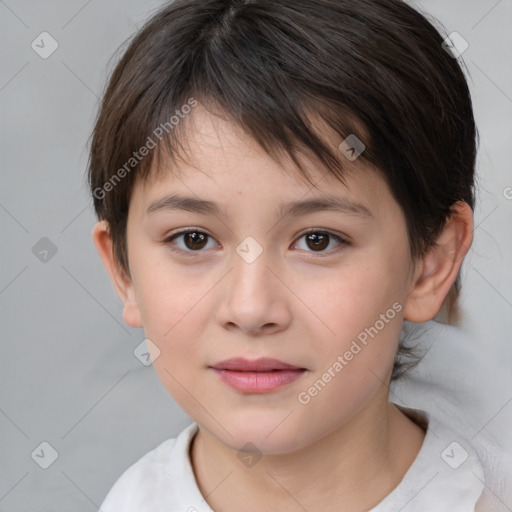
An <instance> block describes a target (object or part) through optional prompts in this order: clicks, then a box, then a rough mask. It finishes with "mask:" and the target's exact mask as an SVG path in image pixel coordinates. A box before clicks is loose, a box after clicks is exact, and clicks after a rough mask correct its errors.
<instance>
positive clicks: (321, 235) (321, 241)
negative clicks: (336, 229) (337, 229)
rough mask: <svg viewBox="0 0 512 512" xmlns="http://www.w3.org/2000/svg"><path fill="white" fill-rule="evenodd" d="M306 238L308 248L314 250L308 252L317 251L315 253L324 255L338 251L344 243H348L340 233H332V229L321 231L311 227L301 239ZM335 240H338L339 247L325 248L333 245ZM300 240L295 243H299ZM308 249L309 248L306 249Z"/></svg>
mask: <svg viewBox="0 0 512 512" xmlns="http://www.w3.org/2000/svg"><path fill="white" fill-rule="evenodd" d="M301 239H305V245H306V247H307V248H309V249H312V251H308V252H315V253H321V254H320V255H321V256H323V255H324V254H323V253H326V252H327V253H332V252H337V251H339V250H340V249H342V248H343V246H344V245H347V244H348V242H347V241H346V240H345V239H344V238H342V237H341V236H339V235H336V234H335V233H332V232H330V231H321V230H319V229H316V228H315V229H310V230H309V231H308V232H307V233H303V234H302V235H301V237H300V238H299V240H301ZM333 240H336V241H337V242H338V247H337V248H335V249H331V250H329V251H326V250H325V249H326V248H327V247H329V245H331V242H332V241H333ZM297 244H298V242H297V243H296V244H294V245H297ZM305 250H307V249H305Z"/></svg>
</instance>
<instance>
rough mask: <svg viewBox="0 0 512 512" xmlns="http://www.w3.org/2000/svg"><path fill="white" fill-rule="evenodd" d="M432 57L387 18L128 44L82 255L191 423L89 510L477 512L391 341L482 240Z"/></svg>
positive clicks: (458, 452)
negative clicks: (94, 261)
mask: <svg viewBox="0 0 512 512" xmlns="http://www.w3.org/2000/svg"><path fill="white" fill-rule="evenodd" d="M443 40H444V37H443V36H441V35H440V34H439V33H438V32H437V30H436V29H435V28H434V27H433V26H432V25H431V23H430V22H429V21H427V19H426V18H425V17H424V16H422V15H421V14H420V13H418V12H417V11H416V10H414V9H412V8H411V7H409V6H408V5H407V4H405V3H403V2H402V1H400V0H359V1H357V2H353V1H349V0H336V1H334V0H308V1H303V2H297V1H296V0H252V1H251V0H177V1H175V2H172V3H170V4H168V5H166V6H164V7H163V8H162V9H161V10H160V11H159V12H158V13H157V14H156V15H155V16H154V17H153V18H152V19H151V20H150V21H149V22H147V23H146V24H145V26H144V27H143V28H142V30H141V31H140V32H139V33H138V34H137V35H136V37H135V38H134V39H133V41H132V42H131V44H130V46H129V47H128V49H127V50H126V52H125V53H124V55H123V57H122V59H121V60H120V62H119V63H118V65H117V67H116V69H115V70H114V72H113V74H112V77H111V79H110V81H109V84H108V87H107V89H106V92H105V95H104V98H103V102H102V105H101V111H100V113H99V116H98V119H97V121H96V126H95V129H94V133H93V139H92V146H91V152H90V162H89V182H90V187H91V193H92V196H93V198H94V207H95V210H96V213H97V215H98V218H99V222H98V224H97V225H96V226H95V228H94V230H93V239H94V242H95V244H96V247H97V249H98V251H99V254H100V256H101V258H102V260H103V263H104V264H105V267H106V268H107V270H108V272H109V274H110V276H111V278H112V281H113V284H114V286H115V289H116V291H117V293H118V294H119V296H120V298H121V300H122V302H123V305H124V309H123V317H124V320H125V321H126V323H128V324H129V325H131V326H133V327H144V330H145V334H146V337H147V339H148V341H147V343H148V346H149V350H150V352H151V355H152V359H153V366H154V368H155V371H156V372H157V374H158V376H159V378H160V379H161V381H162V383H163V385H164V386H165V388H166V389H167V390H168V391H169V393H170V394H171V395H172V397H173V398H174V399H175V400H176V402H177V403H178V404H179V405H180V406H181V407H182V408H183V410H184V411H185V412H186V413H187V414H188V415H189V416H190V417H191V418H192V419H193V424H192V425H190V426H189V427H187V428H186V429H185V430H183V431H182V432H181V433H180V434H179V435H178V436H177V438H175V439H169V440H167V441H165V442H164V443H162V444H160V445H159V446H157V447H156V448H155V449H154V450H152V451H151V452H149V453H148V454H146V455H145V456H144V457H142V458H141V459H140V460H139V461H138V462H137V463H135V464H134V465H133V466H132V467H130V468H129V469H128V470H127V471H126V472H125V473H124V474H123V475H122V476H121V478H120V479H119V480H118V481H117V483H116V484H115V485H114V487H113V488H112V490H111V491H110V493H109V494H108V496H107V497H106V499H105V501H104V503H103V504H102V506H101V510H102V511H103V512H128V511H134V512H135V511H136V512H144V511H151V512H157V511H164V510H165V511H169V512H171V511H172V512H177V511H183V512H185V511H189V512H196V511H200V512H203V511H226V512H230V511H235V510H237V511H238V510H242V511H244V512H253V511H261V510H282V511H295V510H307V511H310V512H313V511H320V510H342V511H344V512H356V511H358V512H359V511H368V510H371V511H373V512H377V511H378V512H387V511H398V510H404V511H407V512H412V511H429V512H430V511H434V510H435V511H436V512H442V511H450V512H459V511H460V512H462V511H473V510H478V509H479V508H478V505H477V502H478V501H479V500H480V498H481V495H482V491H483V488H484V476H483V471H482V467H481V464H480V461H479V459H478V457H477V455H476V454H475V452H474V450H473V449H472V447H471V445H470V443H469V442H466V441H464V440H462V439H461V437H460V436H459V435H458V434H457V433H454V432H452V431H451V430H450V428H449V427H448V426H447V425H446V424H445V422H444V421H443V418H435V417H432V416H431V415H429V414H427V413H425V412H424V411H419V410H412V409H406V408H404V407H400V406H397V405H396V404H394V403H393V402H392V401H391V400H390V397H389V385H390V382H391V380H395V379H398V378H399V377H400V376H401V374H402V373H403V371H404V369H406V368H407V366H409V367H410V366H411V365H413V364H414V361H412V360H411V354H410V353H409V352H408V348H407V346H405V345H402V344H401V342H400V334H401V331H402V326H403V323H404V320H407V321H411V322H425V321H428V320H430V319H432V318H434V316H435V315H437V314H438V312H439V311H440V309H441V307H442V306H443V303H444V304H446V300H445V299H446V298H447V297H449V296H450V295H451V294H456V292H457V287H458V273H459V269H460V266H461V263H462V261H463V258H464V256H465V254H466V252H467V250H468V248H469V247H470V245H471V242H472V232H473V207H474V195H473V187H474V183H473V182H474V168H475V155H476V128H475V123H474V119H473V112H472V104H471V99H470V94H469V90H468V87H467V84H466V81H465V77H464V74H463V72H462V70H461V67H460V64H459V62H458V61H457V59H456V58H455V56H454V55H453V54H451V53H449V51H448V49H447V45H446V44H443ZM455 439H456V440H457V443H456V444H454V443H453V441H454V440H455ZM442 453H443V454H444V456H441V454H442ZM462 455H463V456H462ZM462 459H464V460H462ZM461 461H462V462H461Z"/></svg>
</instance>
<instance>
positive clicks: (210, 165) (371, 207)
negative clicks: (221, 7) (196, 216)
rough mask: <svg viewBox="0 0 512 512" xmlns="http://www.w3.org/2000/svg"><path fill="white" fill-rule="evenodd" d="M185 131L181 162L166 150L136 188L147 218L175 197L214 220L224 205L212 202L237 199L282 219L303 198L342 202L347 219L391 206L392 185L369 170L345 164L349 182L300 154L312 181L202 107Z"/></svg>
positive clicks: (331, 140) (135, 198) (328, 135)
mask: <svg viewBox="0 0 512 512" xmlns="http://www.w3.org/2000/svg"><path fill="white" fill-rule="evenodd" d="M181 128H182V137H181V139H182V140H183V148H184V151H183V152H182V154H181V156H179V155H178V156H177V157H176V158H170V156H169V155H168V154H167V153H166V152H165V151H162V152H161V153H160V155H159V158H155V159H154V161H153V166H152V169H151V172H150V174H149V176H148V178H147V179H146V180H144V181H139V182H136V184H135V187H134V191H133V194H132V202H136V203H137V204H138V205H139V207H141V208H144V210H145V211H147V212H151V210H155V209H157V208H155V205H156V204H157V203H158V202H159V201H165V200H166V198H168V196H169V194H171V193H176V192H178V193H179V195H180V197H181V198H183V197H185V196H187V197H189V198H193V197H194V196H195V197H196V198H197V199H198V200H197V201H196V202H195V205H194V208H195V209H196V210H198V209H201V208H203V207H204V208H203V209H204V213H208V211H210V213H214V214H218V213H219V211H215V209H216V208H217V206H216V204H212V203H214V202H215V201H216V202H219V203H222V204H229V202H230V201H233V200H234V199H236V197H237V196H238V197H240V196H241V197H242V198H243V199H244V200H251V198H254V199H255V200H257V201H262V200H264V201H265V203H266V204H270V203H274V204H276V205H277V204H278V205H279V208H280V211H281V213H283V211H284V210H286V208H287V207H290V206H291V203H297V202H298V200H299V199H301V198H303V199H304V200H310V202H312V201H314V200H317V199H319V198H323V199H324V200H325V201H324V203H325V202H329V201H330V202H331V203H332V204H334V203H336V202H337V203H338V204H337V206H341V207H342V209H344V210H345V211H346V212H347V213H349V212H350V211H352V213H357V212H356V210H358V211H359V213H363V212H364V210H366V212H367V213H370V214H376V213H378V211H377V210H378V209H379V206H380V205H382V204H383V202H384V201H385V200H388V201H389V200H390V194H389V189H388V188H387V186H386V183H385V182H384V180H383V179H382V178H381V176H380V174H379V173H378V172H377V171H376V169H374V168H373V167H371V166H370V165H369V164H366V163H365V164H361V163H358V162H357V161H355V162H350V161H349V160H348V159H343V158H341V159H340V161H341V163H342V165H343V181H344V183H342V182H341V181H340V179H339V178H337V177H335V176H333V175H332V173H331V172H330V171H329V170H328V169H327V168H325V167H324V166H323V165H322V164H321V163H320V162H319V161H318V160H317V159H315V158H314V157H312V156H311V155H310V154H308V153H307V152H305V151H303V152H297V153H296V154H297V158H299V159H300V161H301V162H302V164H303V166H304V167H305V168H306V170H307V173H308V176H309V179H310V181H311V182H309V181H308V180H307V179H306V177H305V176H304V175H303V174H302V173H301V172H300V170H299V169H298V168H297V166H296V165H295V163H294V162H293V161H292V160H291V158H290V157H289V155H287V154H286V153H285V152H284V151H282V152H281V153H280V154H278V155H277V156H278V158H277V159H276V158H274V157H272V156H270V155H269V154H267V153H266V152H265V150H264V149H263V148H262V147H261V146H260V145H259V144H258V143H257V142H256V141H255V140H254V139H253V138H251V137H250V136H249V135H248V134H247V133H245V132H244V131H243V130H242V129H241V128H239V127H238V126H237V125H236V124H234V123H233V122H231V121H229V120H226V119H224V118H221V117H218V116H215V115H212V114H210V113H209V112H207V111H206V110H205V109H204V108H202V107H201V106H198V107H196V108H195V109H194V112H193V113H192V114H191V115H190V116H188V117H187V119H186V123H185V126H184V127H181ZM322 133H323V134H324V135H323V139H324V140H325V141H326V143H327V144H332V145H335V147H336V148H337V146H338V145H339V142H340V141H341V140H342V139H341V137H339V136H337V134H334V133H332V131H327V130H325V132H322ZM180 142H181V141H180ZM344 160H345V161H344ZM199 198H200V199H199ZM391 199H392V198H391ZM201 200H202V202H203V205H202V206H201V205H200V204H199V202H200V201H201ZM178 202H179V201H178ZM192 202H193V201H192ZM192 202H191V201H188V203H189V204H191V203H192ZM343 202H344V203H345V204H344V205H343V204H341V203H343ZM168 203H169V201H168ZM175 203H176V201H175ZM185 203H186V201H183V200H182V201H181V206H185V207H186V205H185ZM295 206H297V208H295V210H293V213H297V214H298V213H307V209H308V208H309V209H310V210H312V208H311V206H312V205H311V204H309V205H302V207H301V206H298V205H295ZM313 206H314V205H313ZM343 207H344V208H343ZM185 209H186V208H185ZM313 209H314V208H313ZM333 209H334V208H333Z"/></svg>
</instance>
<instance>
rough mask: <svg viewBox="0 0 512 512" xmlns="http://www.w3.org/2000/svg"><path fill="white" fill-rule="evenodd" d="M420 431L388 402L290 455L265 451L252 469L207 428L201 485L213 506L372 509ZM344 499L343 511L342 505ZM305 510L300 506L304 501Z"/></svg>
mask: <svg viewBox="0 0 512 512" xmlns="http://www.w3.org/2000/svg"><path fill="white" fill-rule="evenodd" d="M423 439H424V432H423V430H422V429H421V428H420V427H419V426H418V425H416V424H415V423H413V422H412V421H411V420H410V419H409V418H407V417H406V416H405V415H404V414H403V413H402V412H400V411H399V410H398V409H397V408H396V406H394V405H393V404H388V403H387V401H385V402H383V403H382V401H380V402H377V401H376V402H375V404H371V406H370V407H367V408H365V409H364V410H362V411H361V412H360V413H358V414H357V415H356V416H355V417H354V418H352V419H351V420H350V422H349V423H347V424H345V425H343V426H341V427H340V428H338V429H337V430H335V431H333V432H332V433H331V434H329V435H328V436H326V437H323V438H322V439H320V440H318V441H316V442H315V443H313V444H311V445H309V446H307V447H305V448H303V449H301V450H299V451H296V452H293V453H287V454H277V455H275V454H265V455H263V457H262V458H261V459H260V460H259V461H258V462H257V463H256V464H255V465H254V466H252V467H250V468H246V467H244V466H243V464H241V463H240V460H239V459H238V457H237V452H236V451H234V450H232V449H231V448H229V447H226V446H225V445H224V444H223V443H221V442H219V441H218V440H217V439H216V438H215V437H213V436H211V435H210V434H209V433H208V432H206V431H205V430H204V429H200V430H199V432H198V433H197V435H196V437H195V439H194V442H193V444H192V447H191V453H190V455H191V460H192V466H193V468H194V472H195V476H196V480H197V483H198V486H199V489H200V491H201V493H202V494H203V496H205V497H206V501H207V502H208V504H209V505H210V507H211V508H212V509H213V510H216V511H217V510H219V511H223V512H230V511H231V510H233V511H235V510H244V511H247V512H253V511H254V512H256V511H258V512H259V511H261V510H262V509H271V510H272V509H278V510H283V511H287V510H290V511H291V510H294V511H296V510H298V507H299V505H298V504H300V506H302V508H304V509H306V510H322V509H335V510H343V511H344V512H356V511H360V510H361V509H365V510H368V509H369V508H372V507H374V506H375V505H377V504H378V503H379V502H380V501H382V499H383V498H384V497H385V496H387V495H388V494H389V493H390V492H391V491H392V490H393V489H394V488H395V487H396V486H397V485H398V483H399V482H400V480H401V479H402V478H403V476H404V475H405V473H406V472H407V470H408V469H409V467H410V465H411V464H412V462H413V461H414V459H415V457H416V455H417V454H418V451H419V450H420V448H421V445H422V443H423ZM341 505H343V508H342V509H341V508H340V506H341ZM299 508H300V507H299Z"/></svg>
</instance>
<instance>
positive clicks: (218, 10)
mask: <svg viewBox="0 0 512 512" xmlns="http://www.w3.org/2000/svg"><path fill="white" fill-rule="evenodd" d="M433 23H435V22H434V21H432V22H431V21H429V19H427V16H426V15H423V14H421V13H420V12H418V11H417V10H415V9H413V8H412V7H410V6H409V5H407V4H406V3H404V2H402V1H400V0H358V1H357V2H355V1H353V0H308V1H303V2H302V1H301V2H298V1H297V0H176V1H174V2H172V3H169V4H166V5H165V6H164V7H163V8H161V9H160V10H159V11H158V12H156V14H154V15H153V16H152V17H151V19H149V21H148V22H146V23H145V25H144V26H143V27H142V29H141V30H140V31H139V32H138V33H137V34H136V35H135V37H134V38H133V39H132V40H131V41H130V42H129V45H128V47H127V49H126V50H125V51H124V54H123V55H122V58H121V59H120V61H119V62H118V63H117V65H116V67H115V69H114V71H113V73H112V75H111V77H110V80H109V82H108V84H107V87H106V90H105V92H104V95H103V100H102V103H101V109H100V111H99V114H98V117H97V119H96V124H95V127H94V131H93V134H92V143H91V150H90V155H89V170H88V179H89V185H90V190H91V193H92V197H93V201H94V208H95V211H96V214H97V216H98V218H99V219H105V220H106V221H107V222H108V225H109V229H110V232H111V235H112V239H113V247H114V254H115V257H116V259H117V261H118V262H119V264H120V266H121V268H122V269H123V270H124V271H126V272H127V274H128V275H129V273H130V272H129V262H128V255H127V251H126V221H127V216H128V208H129V202H130V194H131V191H132V189H133V186H134V183H135V180H136V179H137V180H139V179H142V180H143V179H148V176H149V171H150V169H151V166H152V163H153V159H154V157H155V155H156V156H158V154H159V151H160V150H161V149H163V150H166V152H167V153H168V155H169V156H170V157H171V158H174V157H176V155H177V154H178V152H179V151H180V150H183V149H184V144H183V143H184V140H185V139H186V137H184V136H183V134H184V127H185V124H186V122H183V121H182V120H183V119H186V115H187V112H188V111H189V110H190V109H191V108H193V105H194V102H198V101H200V102H201V103H202V104H203V105H204V106H207V107H208V108H210V109H212V110H213V109H216V110H217V111H218V112H220V113H221V114H223V115H224V116H226V117H227V118H228V119H229V120H230V121H232V122H234V123H236V124H237V125H238V126H240V127H241V128H242V129H243V130H245V132H246V133H248V134H249V135H250V136H251V137H252V138H254V139H255V140H256V141H257V142H258V143H259V144H260V145H261V146H262V147H263V148H264V149H265V150H266V151H267V152H268V153H269V154H270V155H272V156H274V157H275V156H276V155H277V154H278V152H279V151H283V150H284V152H285V153H286V154H288V155H289V156H290V157H291V158H292V159H293V161H294V162H295V163H296V164H297V166H298V168H299V169H300V171H301V172H302V173H303V174H304V175H305V176H306V177H307V171H306V170H305V169H304V168H303V166H302V165H301V164H300V162H299V160H298V159H297V158H296V152H298V151H301V150H303V149H304V148H305V149H306V150H307V151H309V152H310V153H312V154H313V155H314V156H316V157H317V158H318V159H319V160H320V162H322V163H323V164H325V166H326V168H327V169H328V170H329V171H330V172H331V173H333V174H334V175H335V176H337V177H338V178H339V179H340V180H341V181H343V159H342V158H340V155H341V152H340V151H339V150H338V148H336V147H335V148H333V147H330V146H329V145H328V144H326V142H325V140H323V139H322V137H321V136H320V135H319V134H318V132H317V131H316V130H315V129H313V123H312V122H311V117H308V115H307V114H306V113H308V112H309V113H314V114H315V115H319V116H320V118H321V119H322V120H323V121H324V122H325V123H326V124H327V125H328V126H329V127H330V128H332V129H333V130H335V132H336V133H337V134H339V135H340V136H341V137H342V138H345V137H347V136H348V135H350V134H355V135H356V136H357V137H358V138H359V139H360V140H362V141H363V143H364V145H365V147H366V148H365V150H364V152H363V153H362V155H361V156H360V158H361V159H362V161H363V162H364V161H365V162H367V163H369V164H372V165H373V166H375V167H376V168H377V169H378V170H379V172H380V173H381V175H382V176H383V178H384V179H385V180H386V182H387V183H388V185H389V187H390V189H391V192H392V194H393V196H394V197H395V199H396V201H397V202H398V203H399V204H400V206H401V208H402V210H403V212H404V214H405V218H406V221H407V229H408V235H409V242H410V250H411V256H412V257H413V258H416V257H419V256H421V255H423V254H424V253H425V251H426V250H427V249H428V248H429V247H430V246H431V245H432V244H434V243H435V240H436V238H437V235H438V234H439V233H440V231H441V230H442V228H443V227H444V225H445V222H446V220H447V219H448V217H449V216H450V214H451V213H452V210H451V207H452V206H453V204H454V203H456V202H457V201H465V202H466V203H467V204H468V205H469V206H470V207H471V208H474V168H475V158H476V151H477V131H476V126H475V122H474V118H473V110H472V103H471V98H470V92H469V89H468V86H467V83H466V79H465V76H464V73H463V71H462V68H461V65H460V63H459V61H458V60H457V59H455V58H454V57H453V56H452V55H450V54H449V53H448V52H447V51H445V49H444V48H443V47H442V43H443V39H444V37H446V36H444V37H443V36H442V35H441V34H440V32H438V30H437V29H436V28H435V27H434V25H433ZM196 104H197V103H196ZM173 118H175V119H173ZM176 121H177V122H176ZM164 132H165V133H164ZM156 139H158V140H156ZM153 147H155V150H154V151H153ZM142 148H146V150H147V149H149V152H147V151H144V153H145V156H143V157H141V154H142V153H143V151H142ZM139 150H140V154H139ZM132 164H133V165H132ZM459 286H460V276H459V277H457V281H456V283H455V284H454V287H453V290H454V291H455V293H456V292H457V290H458V288H459ZM453 294H454V292H453V291H452V292H451V294H450V297H452V298H453V296H454V295H453ZM452 302H453V301H452ZM404 346H405V345H402V344H401V351H400V352H399V356H400V354H405V349H404ZM399 368H400V365H399V364H397V365H396V367H395V370H396V371H395V372H394V377H396V376H398V374H399V371H398V369H399Z"/></svg>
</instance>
